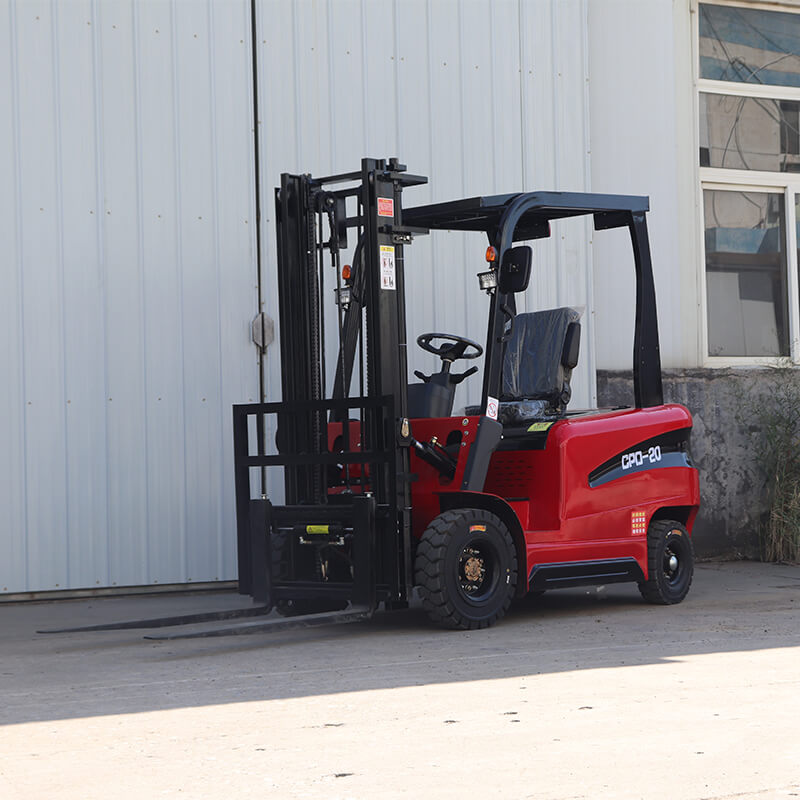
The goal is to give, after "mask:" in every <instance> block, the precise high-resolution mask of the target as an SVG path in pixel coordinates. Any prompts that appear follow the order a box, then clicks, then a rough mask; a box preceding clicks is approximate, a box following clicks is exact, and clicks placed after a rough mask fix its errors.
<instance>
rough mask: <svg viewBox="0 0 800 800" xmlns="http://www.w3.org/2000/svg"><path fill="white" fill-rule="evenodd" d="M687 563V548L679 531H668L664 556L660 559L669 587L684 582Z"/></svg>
mask: <svg viewBox="0 0 800 800" xmlns="http://www.w3.org/2000/svg"><path fill="white" fill-rule="evenodd" d="M687 564H688V560H687V550H686V543H685V541H684V539H683V536H682V535H681V534H679V533H675V532H670V534H669V535H668V536H667V540H666V542H665V545H664V558H663V561H662V569H663V571H664V578H665V579H666V581H667V584H668V585H669V586H670V588H676V587H678V586H680V585H681V584H682V583H683V582H684V580H685V579H686V570H687Z"/></svg>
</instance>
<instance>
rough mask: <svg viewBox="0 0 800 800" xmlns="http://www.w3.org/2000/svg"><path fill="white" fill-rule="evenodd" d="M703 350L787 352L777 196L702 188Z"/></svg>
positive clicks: (782, 223)
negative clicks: (705, 339) (705, 306)
mask: <svg viewBox="0 0 800 800" xmlns="http://www.w3.org/2000/svg"><path fill="white" fill-rule="evenodd" d="M703 201H704V210H705V248H706V289H707V298H708V354H709V355H711V356H729V357H730V356H761V357H769V356H773V357H774V356H788V355H789V331H788V328H789V326H788V293H787V288H786V275H787V273H786V247H785V242H786V213H785V199H784V196H783V195H782V194H773V193H767V192H740V191H727V190H717V189H706V190H704V192H703Z"/></svg>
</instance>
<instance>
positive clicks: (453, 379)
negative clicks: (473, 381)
mask: <svg viewBox="0 0 800 800" xmlns="http://www.w3.org/2000/svg"><path fill="white" fill-rule="evenodd" d="M477 371H478V368H477V367H470V368H469V369H468V370H467V371H466V372H462V373H461V374H457V373H453V372H447V373H446V375H447V376H448V380H449V381H450V383H452V384H453V385H454V386H457V385H458V384H459V383H461V381H463V380H464V378H468V377H469V376H470V375H474V374H475V373H476V372H477ZM414 374H415V375H416V376H417V377H418V378H419V379H420V380H421V381H422V382H423V383H428V381H429V380H430V379H431V378H432V377H433V375H423V374H422V373H421V372H420V371H419V370H418V369H415V370H414ZM439 374H441V373H439Z"/></svg>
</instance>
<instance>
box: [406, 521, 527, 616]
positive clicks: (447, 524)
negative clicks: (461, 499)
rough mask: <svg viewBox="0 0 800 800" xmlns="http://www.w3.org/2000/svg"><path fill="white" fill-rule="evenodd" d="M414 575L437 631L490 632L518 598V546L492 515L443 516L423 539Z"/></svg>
mask: <svg viewBox="0 0 800 800" xmlns="http://www.w3.org/2000/svg"><path fill="white" fill-rule="evenodd" d="M414 574H415V578H416V583H417V585H418V586H419V594H420V598H421V600H422V605H423V607H424V608H425V610H426V611H427V612H428V616H429V617H430V618H431V620H433V622H435V623H436V624H437V625H440V626H442V627H444V628H453V629H457V630H475V629H477V628H487V627H489V626H490V625H494V623H495V622H497V621H498V620H500V619H502V618H503V616H504V615H505V613H506V611H507V610H508V607H509V606H510V605H511V600H512V598H513V597H514V590H515V589H516V585H517V553H516V549H515V548H514V541H513V539H512V538H511V534H510V533H509V531H508V528H507V527H506V526H505V524H504V523H503V522H502V521H501V520H500V519H499V518H498V517H496V516H495V515H494V514H490V513H489V512H488V511H482V510H479V509H467V508H465V509H458V510H455V511H445V512H444V513H442V514H439V516H438V517H436V518H435V519H434V520H433V521H432V522H431V524H430V525H429V526H428V527H427V529H426V530H425V532H424V533H423V534H422V538H421V539H420V542H419V545H418V547H417V555H416V558H415V560H414Z"/></svg>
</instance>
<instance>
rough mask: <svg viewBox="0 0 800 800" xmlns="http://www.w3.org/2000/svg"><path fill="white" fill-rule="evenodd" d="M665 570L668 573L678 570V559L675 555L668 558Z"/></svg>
mask: <svg viewBox="0 0 800 800" xmlns="http://www.w3.org/2000/svg"><path fill="white" fill-rule="evenodd" d="M667 568H668V569H669V571H670V572H675V571H676V570H677V569H678V557H677V556H676V555H671V556H670V557H669V561H667Z"/></svg>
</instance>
